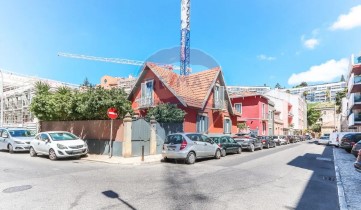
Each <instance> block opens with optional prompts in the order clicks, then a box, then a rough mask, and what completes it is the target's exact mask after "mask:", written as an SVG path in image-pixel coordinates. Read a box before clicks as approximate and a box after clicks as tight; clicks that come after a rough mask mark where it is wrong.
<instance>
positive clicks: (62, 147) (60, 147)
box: [56, 144, 68, 149]
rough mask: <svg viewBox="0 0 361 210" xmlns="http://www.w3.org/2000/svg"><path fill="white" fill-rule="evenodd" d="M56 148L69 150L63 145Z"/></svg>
mask: <svg viewBox="0 0 361 210" xmlns="http://www.w3.org/2000/svg"><path fill="white" fill-rule="evenodd" d="M56 146H58V148H59V149H68V147H66V146H64V145H62V144H57V145H56Z"/></svg>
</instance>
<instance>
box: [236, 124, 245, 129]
mask: <svg viewBox="0 0 361 210" xmlns="http://www.w3.org/2000/svg"><path fill="white" fill-rule="evenodd" d="M237 128H238V129H239V130H244V129H246V128H247V125H246V123H238V124H237Z"/></svg>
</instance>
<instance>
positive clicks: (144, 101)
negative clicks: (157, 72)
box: [140, 80, 154, 106]
mask: <svg viewBox="0 0 361 210" xmlns="http://www.w3.org/2000/svg"><path fill="white" fill-rule="evenodd" d="M148 83H151V84H152V89H151V90H150V96H149V95H148V93H149V92H147V90H148V88H147V84H148ZM143 87H144V88H145V90H143ZM140 91H141V92H140V101H141V105H142V106H151V105H153V104H154V80H146V81H144V82H143V83H142V85H141V90H140Z"/></svg>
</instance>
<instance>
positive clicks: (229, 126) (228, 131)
mask: <svg viewBox="0 0 361 210" xmlns="http://www.w3.org/2000/svg"><path fill="white" fill-rule="evenodd" d="M227 121H228V122H229V123H227ZM231 132H232V120H231V119H230V118H228V117H226V118H224V122H223V133H225V134H231Z"/></svg>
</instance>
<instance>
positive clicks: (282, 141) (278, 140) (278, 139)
mask: <svg viewBox="0 0 361 210" xmlns="http://www.w3.org/2000/svg"><path fill="white" fill-rule="evenodd" d="M273 140H274V141H275V142H276V144H277V145H279V146H280V145H282V144H288V142H287V140H286V139H285V137H284V136H273Z"/></svg>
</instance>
